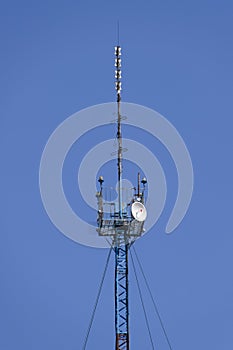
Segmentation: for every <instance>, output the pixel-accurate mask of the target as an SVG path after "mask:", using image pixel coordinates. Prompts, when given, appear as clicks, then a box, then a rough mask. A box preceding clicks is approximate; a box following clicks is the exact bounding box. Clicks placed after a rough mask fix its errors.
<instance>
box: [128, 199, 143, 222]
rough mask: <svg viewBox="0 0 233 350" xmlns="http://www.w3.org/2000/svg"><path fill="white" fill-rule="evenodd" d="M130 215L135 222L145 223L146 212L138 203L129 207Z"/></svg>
mask: <svg viewBox="0 0 233 350" xmlns="http://www.w3.org/2000/svg"><path fill="white" fill-rule="evenodd" d="M131 213H132V215H133V217H134V219H136V220H137V221H145V220H146V216H147V212H146V208H145V206H144V205H143V204H142V203H140V202H134V203H133V204H132V206H131Z"/></svg>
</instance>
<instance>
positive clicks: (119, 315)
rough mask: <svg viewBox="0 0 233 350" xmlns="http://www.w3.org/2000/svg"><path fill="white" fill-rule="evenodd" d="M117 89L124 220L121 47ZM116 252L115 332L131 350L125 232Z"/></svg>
mask: <svg viewBox="0 0 233 350" xmlns="http://www.w3.org/2000/svg"><path fill="white" fill-rule="evenodd" d="M115 56H116V57H115V67H116V70H115V78H116V81H115V89H116V91H117V140H118V151H117V154H118V158H117V168H118V210H119V219H120V221H122V220H123V208H122V207H123V205H122V204H123V203H122V131H121V110H120V104H121V57H120V56H121V47H120V46H119V45H118V46H116V47H115ZM115 240H116V242H115V246H114V251H115V332H116V346H115V349H116V350H121V349H126V350H128V349H129V310H128V248H129V242H128V237H127V236H126V234H125V230H121V229H120V227H119V229H118V235H117V236H116V239H115Z"/></svg>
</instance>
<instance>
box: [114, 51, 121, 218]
mask: <svg viewBox="0 0 233 350" xmlns="http://www.w3.org/2000/svg"><path fill="white" fill-rule="evenodd" d="M115 56H116V57H115V67H116V70H115V79H116V80H115V89H116V91H117V140H118V153H117V154H118V159H117V168H118V198H119V217H120V219H122V216H123V215H122V133H121V111H120V103H121V47H120V46H119V45H117V46H116V47H115Z"/></svg>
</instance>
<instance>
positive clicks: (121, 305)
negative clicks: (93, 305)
mask: <svg viewBox="0 0 233 350" xmlns="http://www.w3.org/2000/svg"><path fill="white" fill-rule="evenodd" d="M128 248H129V245H128V244H125V245H123V246H120V247H115V248H114V251H115V327H116V350H122V349H126V350H128V349H129V332H128V318H129V310H128Z"/></svg>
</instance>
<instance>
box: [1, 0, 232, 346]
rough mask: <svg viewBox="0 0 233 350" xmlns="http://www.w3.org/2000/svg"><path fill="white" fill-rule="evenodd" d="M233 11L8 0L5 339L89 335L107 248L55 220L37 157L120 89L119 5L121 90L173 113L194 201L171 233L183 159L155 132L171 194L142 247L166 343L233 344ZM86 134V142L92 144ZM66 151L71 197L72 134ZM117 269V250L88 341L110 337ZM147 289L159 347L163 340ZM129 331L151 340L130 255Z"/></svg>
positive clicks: (76, 340) (174, 4) (210, 5)
mask: <svg viewBox="0 0 233 350" xmlns="http://www.w3.org/2000/svg"><path fill="white" fill-rule="evenodd" d="M232 16H233V3H232V1H226V0H225V1H216V0H212V1H210V0H209V1H207V0H202V1H200V0H196V1H180V0H178V1H170V0H169V1H168V0H163V1H147V0H145V1H144V2H142V1H140V2H139V1H124V2H123V1H116V2H113V1H98V2H97V1H93V0H91V1H85V2H84V1H82V2H81V1H69V0H68V1H59V0H58V1H46V2H45V1H40V2H39V1H24V0H22V1H18V2H17V1H1V4H0V37H1V56H0V57H1V64H0V76H1V85H0V96H1V97H0V98H1V104H0V109H1V131H2V132H1V213H2V215H1V217H2V220H1V221H2V230H1V236H0V237H1V244H0V250H1V254H0V273H1V288H0V310H1V311H0V348H1V349H4V350H15V349H23V350H41V349H43V350H51V349H56V350H64V349H66V350H68V349H69V350H75V349H82V345H83V341H84V338H85V334H86V330H87V327H88V324H89V320H90V316H91V312H92V309H93V305H94V301H95V298H96V294H97V290H98V286H99V283H100V278H101V275H102V271H103V268H104V264H105V261H106V257H107V254H108V251H107V250H105V249H94V248H89V247H85V246H81V245H79V244H77V243H74V242H73V241H71V240H69V239H67V238H66V237H65V236H64V235H63V234H61V233H60V232H58V230H57V229H56V228H55V227H54V226H53V224H52V223H51V221H50V220H49V218H48V216H47V214H46V212H45V210H44V208H43V204H42V202H41V198H40V192H39V184H38V183H39V181H38V175H39V164H40V158H41V154H42V152H43V148H44V146H45V144H46V142H47V140H48V138H49V136H50V135H51V133H52V132H53V131H54V129H55V128H56V127H57V126H58V125H59V124H60V123H61V122H62V121H63V120H65V119H66V118H67V117H68V116H70V115H71V114H73V113H75V112H77V111H79V110H81V109H83V108H85V107H89V106H92V105H95V104H99V103H104V102H113V101H115V91H114V84H113V81H114V77H113V74H114V67H113V62H114V61H113V60H114V51H113V48H114V46H115V44H116V39H117V30H116V27H117V25H116V23H117V20H118V19H119V20H120V44H121V46H122V52H123V57H122V59H123V68H122V69H123V72H124V75H123V94H122V98H123V100H124V101H126V102H133V103H137V104H141V105H144V106H147V107H149V108H152V109H155V110H156V111H158V112H159V113H161V114H162V115H163V116H165V117H166V118H167V119H168V120H169V121H170V122H171V123H173V125H174V126H175V127H176V129H177V130H178V131H179V133H180V134H181V135H182V137H183V139H184V141H185V143H186V145H187V147H188V149H189V152H190V155H191V158H192V162H193V167H194V175H195V187H194V193H193V198H192V202H191V205H190V208H189V211H188V213H187V215H186V217H185V219H184V220H183V222H182V223H181V224H180V226H179V227H178V228H177V229H176V231H175V232H174V233H173V234H172V235H165V234H164V230H165V226H166V223H167V220H168V217H169V214H170V212H171V209H172V207H173V205H174V200H175V194H176V191H177V187H176V186H177V184H176V178H175V177H176V173H175V170H174V165H173V164H172V161H171V159H169V156H168V154H166V152H164V150H163V149H162V148H160V147H159V146H158V143H156V146H155V148H154V149H155V154H156V156H157V157H158V158H159V159H160V160H161V163H162V164H163V165H164V168H165V169H164V171H165V173H166V177H167V182H168V193H169V195H168V200H167V203H166V207H165V210H164V212H163V214H162V216H161V218H160V220H159V221H158V223H157V224H156V225H155V226H154V228H153V229H151V230H150V232H148V233H147V234H146V235H145V236H144V237H143V238H142V239H140V240H139V241H138V242H137V243H136V244H135V247H136V249H137V252H138V255H139V257H140V260H141V262H142V264H143V266H144V270H145V273H146V275H147V278H148V281H149V282H150V286H151V290H152V292H153V295H154V297H155V298H156V300H157V305H158V307H159V310H160V313H161V316H162V319H163V321H164V324H165V327H166V330H167V333H168V335H169V339H170V342H171V344H172V348H173V349H174V350H187V349H188V350H197V349H199V350H206V349H211V350H220V349H221V350H231V349H232V348H233V332H232V327H233V301H232V294H233V277H232V266H233V254H232V248H233V234H232V224H231V218H232V178H233V174H232V170H233V167H232V143H233V142H232V126H233V122H232V111H233V108H232V100H233V96H232V84H233V83H232V82H233V67H232V64H233V63H232V62H233V46H232V43H233V21H232ZM109 132H111V130H109ZM103 136H104V135H103ZM109 136H110V137H112V136H114V135H109ZM96 137H97V136H96ZM98 137H99V139H97V140H101V134H100V135H99V136H98ZM98 142H99V141H98ZM92 143H93V138H92V137H90V138H88V137H87V138H86V139H85V142H83V144H85V147H86V149H87V150H88V147H89V144H90V145H92ZM83 147H84V146H83ZM72 153H73V156H72V154H71V155H69V157H70V158H69V159H68V160H67V162H68V163H67V165H66V168H65V173H66V176H67V178H66V179H65V181H66V182H65V183H66V186H67V196H71V197H72V193H73V196H74V194H75V193H76V188H75V186H76V185H77V184H76V183H75V181H74V176H75V174H74V172H73V173H72V171H71V170H72V169H73V168H74V166H75V167H77V164H76V160H77V159H78V156H79V154H78V148H75V147H74V148H73V149H72ZM75 157H77V158H75ZM72 159H73V160H72ZM75 159H76V160H75ZM69 169H70V171H71V172H70V174H71V175H70V179H71V180H70V182H69V181H68V180H69ZM75 184H76V185H75ZM72 186H73V191H72ZM93 195H95V194H94V193H93ZM70 199H71V202H72V203H73V205H74V207H75V205H76V207H75V210H76V211H77V212H82V215H85V209H84V210H83V208H81V206H80V205H79V202H78V200H77V202H76V203H75V197H72V198H70ZM94 219H95V216H93V220H94ZM90 220H92V218H90ZM113 270H114V259H113V257H112V259H111V262H110V265H109V269H108V272H107V276H106V280H105V283H104V289H103V293H102V295H101V301H100V303H99V306H98V308H97V313H96V317H95V320H94V324H93V328H92V330H91V334H90V338H89V341H88V346H87V349H102V350H105V349H106V350H107V349H113V348H114V295H113V278H114V273H113ZM144 296H145V303H146V304H147V308H148V315H149V318H150V324H151V329H152V334H153V339H154V342H155V348H156V349H158V350H166V349H169V348H168V346H167V344H166V341H165V339H164V337H163V334H162V331H161V328H160V327H159V323H158V320H157V319H156V317H155V316H154V313H153V312H152V311H151V310H152V306H151V303H150V301H149V298H148V295H147V294H146V291H144ZM130 339H131V348H132V350H139V349H150V342H149V339H148V334H147V331H146V326H145V321H144V318H143V312H142V308H141V306H140V302H139V297H138V292H137V289H136V283H135V279H134V276H133V271H132V268H130Z"/></svg>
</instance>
